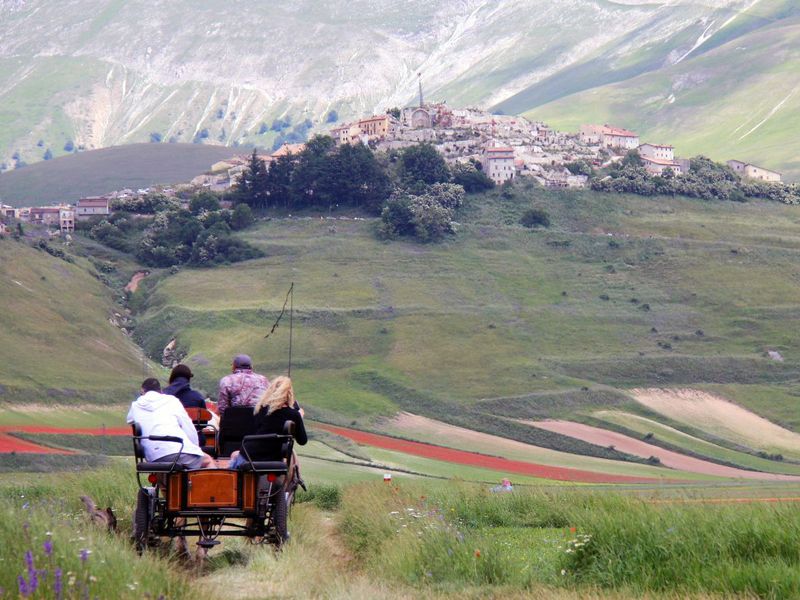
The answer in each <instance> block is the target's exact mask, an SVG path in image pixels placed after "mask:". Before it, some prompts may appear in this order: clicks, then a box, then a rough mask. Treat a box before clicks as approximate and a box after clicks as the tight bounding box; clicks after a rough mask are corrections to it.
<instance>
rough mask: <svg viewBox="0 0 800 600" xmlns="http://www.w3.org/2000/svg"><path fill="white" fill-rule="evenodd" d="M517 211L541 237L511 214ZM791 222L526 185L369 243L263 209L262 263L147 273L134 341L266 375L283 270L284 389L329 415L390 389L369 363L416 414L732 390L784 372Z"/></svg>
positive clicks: (766, 209) (211, 377)
mask: <svg viewBox="0 0 800 600" xmlns="http://www.w3.org/2000/svg"><path fill="white" fill-rule="evenodd" d="M531 204H533V205H536V206H540V207H542V208H545V209H546V210H547V211H548V212H549V213H550V215H551V219H552V220H553V223H554V225H553V227H551V229H550V230H547V231H538V232H531V231H528V230H525V229H524V228H521V227H519V226H517V225H515V223H516V220H517V219H518V217H519V215H520V214H521V212H522V211H523V210H524V209H525V208H526V207H528V206H530V205H531ZM798 219H800V214H798V213H797V211H796V209H794V208H793V207H785V206H779V205H775V204H764V203H750V204H723V203H704V202H691V201H687V200H681V199H670V198H656V199H644V198H638V197H620V196H602V195H595V194H591V193H581V192H573V193H563V194H557V193H548V192H543V191H539V190H536V189H534V188H531V189H527V190H525V189H522V190H515V191H514V192H513V194H512V195H511V197H510V198H505V197H503V196H502V195H501V194H500V193H499V192H493V193H492V194H489V195H486V196H479V197H474V198H471V199H470V204H469V206H468V207H467V208H466V209H465V210H464V212H463V214H462V216H461V221H462V226H461V233H460V234H459V236H458V237H457V238H456V239H454V240H452V241H450V242H448V243H446V244H443V245H439V246H425V245H417V244H409V243H405V242H394V243H384V242H380V241H378V240H376V239H375V238H374V237H373V235H372V230H373V227H374V225H373V223H372V222H370V221H357V220H336V221H329V220H321V219H319V218H307V219H302V218H299V219H286V220H284V219H281V220H272V221H270V222H267V223H263V224H261V225H260V226H259V227H258V228H257V229H254V230H251V231H249V232H248V233H247V234H246V238H247V239H248V240H249V241H251V242H253V243H255V244H257V245H259V246H260V247H261V248H262V249H263V250H264V251H265V252H266V253H267V255H268V256H267V258H265V259H261V260H257V261H250V262H248V263H244V264H241V265H234V266H230V267H222V268H219V269H215V270H202V271H198V270H184V271H182V272H180V273H178V274H177V275H173V276H170V277H166V278H164V279H162V280H160V282H159V283H158V284H157V285H156V286H155V289H154V290H153V293H152V294H151V295H150V297H149V307H148V308H147V310H146V312H144V314H142V315H141V316H140V318H139V328H138V329H137V332H136V336H137V339H138V340H139V341H141V342H142V344H143V345H144V347H145V349H146V350H147V351H148V352H149V353H150V354H151V355H155V354H156V353H157V352H160V349H161V348H163V346H164V345H165V344H166V343H167V341H169V339H171V337H173V336H177V339H178V344H179V346H180V348H181V349H182V350H183V351H185V352H186V353H187V355H188V361H189V363H190V364H193V365H195V366H196V367H197V372H198V376H197V381H198V384H199V385H200V386H201V387H205V388H206V389H208V390H212V389H213V386H214V382H215V381H216V379H217V378H218V377H220V376H221V375H223V374H224V373H225V371H226V370H227V364H228V363H229V361H230V357H231V356H232V355H234V354H235V353H237V352H239V351H247V352H248V353H250V354H251V355H253V357H254V360H255V361H256V364H257V366H258V368H260V369H261V370H262V371H264V372H266V373H267V374H277V373H279V372H282V371H285V369H286V365H287V346H288V327H287V326H286V325H287V323H286V322H285V321H284V322H283V323H282V326H281V327H280V328H279V329H278V330H277V332H276V334H274V335H273V336H272V337H270V338H269V339H268V340H264V335H265V334H266V332H267V331H268V329H269V327H270V326H271V324H272V322H273V321H274V319H275V318H276V316H277V314H278V311H279V309H280V307H281V306H282V305H283V301H284V298H285V294H286V290H287V289H288V286H289V283H290V282H294V283H295V297H294V307H295V315H294V317H295V318H294V325H295V329H294V345H293V369H292V371H293V375H294V378H295V380H296V384H297V387H298V392H299V394H300V396H301V397H302V398H303V399H304V402H305V403H306V404H308V405H309V406H310V407H312V409H314V410H319V411H321V412H322V413H326V412H327V413H335V414H336V415H338V416H339V417H340V418H343V419H347V418H348V417H349V416H352V417H354V418H362V419H363V418H369V417H370V416H371V415H380V414H389V413H391V412H392V411H393V410H394V409H395V408H396V407H397V406H398V403H399V402H403V401H404V400H403V399H402V398H400V399H398V398H392V397H391V394H390V395H388V396H387V395H386V394H385V393H383V392H382V391H381V387H380V386H375V385H371V384H368V382H370V381H371V379H370V377H371V375H369V374H371V373H375V372H377V373H379V374H380V377H381V378H385V379H388V381H390V382H394V383H396V384H398V385H401V386H403V387H404V389H406V390H408V393H409V394H411V396H413V397H414V401H413V404H415V405H418V406H417V410H416V411H414V410H412V408H413V407H404V408H406V410H412V412H420V413H423V414H425V412H426V411H429V412H430V410H432V409H433V407H435V406H436V405H437V404H440V403H454V405H461V406H478V404H477V403H478V402H479V401H486V400H491V399H498V400H497V402H499V403H502V402H503V400H502V399H503V398H509V397H515V398H516V397H519V398H521V400H520V401H519V404H521V405H524V404H525V402H526V400H525V398H529V401H530V403H531V406H532V407H534V408H535V406H537V405H538V404H537V403H538V402H539V400H540V399H541V398H542V397H541V396H537V395H536V394H550V393H553V392H565V391H576V390H579V389H580V388H581V387H582V386H593V385H598V384H605V385H609V386H617V387H627V386H641V385H656V386H668V385H676V384H680V385H703V384H726V385H733V384H737V385H740V386H741V388H740V389H741V392H742V393H741V394H740V396H741V395H745V394H746V391H747V390H748V389H751V387H750V386H753V385H756V384H758V385H761V386H765V387H767V388H769V387H770V386H772V385H776V384H779V385H784V384H786V385H789V383H791V382H792V381H795V380H796V379H797V378H798V376H800V370H798V368H797V367H796V366H795V365H796V364H797V360H798V359H800V347H799V346H798V345H797V341H796V340H795V339H794V336H792V335H791V331H793V329H794V325H796V324H797V321H798V320H799V319H800V310H798V306H797V304H796V303H795V300H794V299H795V298H797V297H798V291H800V290H798V287H800V281H798V280H797V279H796V278H795V277H793V276H792V275H791V273H793V272H794V271H793V269H794V266H793V265H794V264H795V263H796V260H797V255H798V249H800V235H798V231H799V230H798V228H797V224H798ZM609 234H611V236H610V235H609ZM743 280H746V281H747V282H748V284H747V285H746V286H744V285H741V282H742V281H743ZM231 282H236V283H235V292H233V291H232V290H231V288H230V286H231ZM768 349H775V350H778V351H780V352H781V353H782V354H783V356H784V358H785V362H784V363H776V362H773V361H770V360H768V359H767V358H765V351H766V350H768ZM365 374H366V375H365ZM384 387H385V386H384ZM752 389H756V388H752ZM407 397H409V396H407ZM744 402H746V401H744ZM762 404H763V403H762ZM534 408H532V410H534ZM569 410H572V408H570V409H569ZM756 410H757V412H758V409H756Z"/></svg>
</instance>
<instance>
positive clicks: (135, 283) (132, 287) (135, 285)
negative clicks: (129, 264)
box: [125, 271, 150, 294]
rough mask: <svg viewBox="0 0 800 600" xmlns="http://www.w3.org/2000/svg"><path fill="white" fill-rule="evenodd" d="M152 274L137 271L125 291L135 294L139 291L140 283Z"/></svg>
mask: <svg viewBox="0 0 800 600" xmlns="http://www.w3.org/2000/svg"><path fill="white" fill-rule="evenodd" d="M149 274H150V271H136V273H134V274H133V277H131V280H130V281H129V282H128V284H127V285H126V286H125V291H126V292H130V293H131V294H133V293H134V292H135V291H136V290H138V289H139V283H140V282H141V281H142V279H144V278H145V277H147V276H148V275H149Z"/></svg>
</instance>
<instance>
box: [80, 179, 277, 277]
mask: <svg viewBox="0 0 800 600" xmlns="http://www.w3.org/2000/svg"><path fill="white" fill-rule="evenodd" d="M141 215H153V217H152V218H150V219H148V218H142V216H141ZM253 221H254V218H253V213H252V210H251V209H250V207H249V206H247V205H246V204H239V205H237V206H236V207H235V208H234V209H233V210H228V209H222V208H220V204H219V200H218V199H217V197H216V196H215V195H214V194H210V193H208V192H202V193H200V194H197V195H196V196H194V197H193V198H192V199H191V201H190V203H189V208H188V210H187V209H182V208H181V207H180V203H179V201H177V200H176V199H174V198H169V197H166V196H163V195H161V194H149V195H147V196H144V197H142V198H139V199H132V200H124V201H120V202H119V203H118V204H117V205H116V210H115V212H114V213H113V214H112V215H110V216H108V217H107V218H105V219H102V220H101V221H99V222H95V223H90V225H89V229H88V231H87V233H88V235H89V236H90V237H92V238H94V239H96V240H97V241H99V242H102V243H104V244H106V245H107V246H110V247H112V248H115V249H117V250H120V251H122V252H127V253H131V254H134V255H135V256H136V258H137V259H138V260H139V261H141V262H142V263H143V264H145V265H147V266H151V267H171V266H173V265H192V266H214V265H218V264H222V263H231V262H239V261H242V260H248V259H251V258H257V257H260V256H263V253H262V252H261V251H260V250H258V248H255V247H254V246H252V245H250V244H248V243H247V242H244V241H242V240H239V239H237V238H235V237H233V236H232V235H231V234H232V232H234V231H238V230H241V229H245V228H247V227H249V226H250V225H251V224H252V223H253Z"/></svg>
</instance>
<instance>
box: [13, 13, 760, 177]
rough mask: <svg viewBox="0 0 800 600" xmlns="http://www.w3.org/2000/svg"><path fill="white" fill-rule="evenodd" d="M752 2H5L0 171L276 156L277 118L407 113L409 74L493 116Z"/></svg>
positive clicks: (437, 94) (695, 33)
mask: <svg viewBox="0 0 800 600" xmlns="http://www.w3.org/2000/svg"><path fill="white" fill-rule="evenodd" d="M755 4H756V5H758V4H759V2H758V1H756V2H755ZM753 5H754V0H716V1H714V2H704V3H699V4H698V3H697V2H694V1H690V0H680V1H678V2H674V1H670V2H667V1H666V0H664V1H656V2H652V1H644V0H630V1H627V2H609V1H607V0H563V1H562V2H559V3H558V4H557V5H556V4H554V3H552V2H547V1H545V0H504V1H503V2H499V3H491V2H487V1H486V0H451V1H445V2H439V3H437V4H436V5H430V4H429V3H424V2H422V1H421V0H414V1H413V2H411V3H404V4H403V5H402V6H400V5H397V4H396V3H392V2H388V0H381V1H380V2H366V1H365V0H360V1H359V2H356V3H355V4H352V3H348V4H344V3H343V2H341V1H340V0H328V1H327V2H325V3H315V2H311V1H310V0H305V1H303V2H298V3H295V4H293V5H291V6H289V7H285V6H269V5H247V4H229V3H222V2H221V1H219V0H204V1H203V2H194V3H192V4H191V6H190V5H189V4H187V2H186V1H185V0H181V1H178V2H165V1H160V2H155V3H144V2H141V1H133V2H120V1H118V0H104V1H103V2H101V3H100V4H99V5H98V3H97V2H92V3H90V2H88V0H74V1H73V2H72V3H71V4H70V6H69V7H68V8H67V9H65V8H63V7H57V6H53V5H52V4H50V3H46V2H44V0H14V1H10V0H6V1H4V2H2V3H0V13H2V14H3V15H4V16H5V17H6V18H4V19H3V20H2V22H0V86H2V87H1V88H0V89H3V90H4V91H3V92H2V94H1V95H0V99H2V100H3V104H4V107H3V108H0V120H2V121H3V122H4V123H7V124H8V127H7V129H6V130H5V131H3V132H0V156H2V158H3V161H4V162H5V166H6V168H7V169H8V168H13V167H14V166H15V165H17V164H19V162H20V161H21V162H23V163H24V162H34V161H36V160H40V159H41V158H42V157H43V156H44V154H45V153H46V152H47V151H48V150H49V151H50V155H55V156H58V155H61V154H64V153H66V152H69V151H70V150H67V149H65V148H70V145H69V144H70V143H72V144H73V146H75V147H84V148H86V149H90V148H99V147H106V146H110V145H117V144H121V143H131V142H141V141H148V140H149V139H151V138H153V139H159V140H162V141H182V142H192V141H195V142H202V143H221V144H227V145H233V144H235V143H237V142H238V143H242V142H246V143H252V144H258V145H270V144H271V143H272V142H273V141H274V140H275V139H276V138H278V137H279V136H280V135H281V134H282V133H286V132H277V131H271V130H270V128H269V125H270V122H271V121H273V120H274V119H275V118H278V117H286V116H289V117H292V120H293V121H294V123H299V122H302V121H304V120H305V119H308V120H310V121H312V122H313V124H314V126H315V127H316V128H317V129H322V128H324V123H325V121H326V115H328V114H329V113H330V111H336V112H338V113H339V114H340V116H341V117H343V118H349V117H352V116H361V115H363V114H368V113H370V112H376V111H379V112H380V111H383V110H385V109H386V108H388V107H390V106H394V105H402V104H407V103H409V102H413V101H414V98H415V97H416V95H417V74H418V73H422V78H423V86H424V93H425V96H426V97H427V98H432V99H437V100H447V101H448V102H449V103H450V104H451V105H453V106H459V105H473V104H479V105H484V106H490V105H497V104H499V103H501V102H503V101H505V100H507V99H508V98H511V97H513V96H514V95H515V94H518V93H520V92H521V91H524V90H526V89H528V88H530V87H531V86H532V85H534V86H535V85H538V83H539V82H541V81H545V80H546V79H547V78H548V77H556V76H558V75H559V73H565V72H568V71H569V69H570V68H572V67H574V66H575V65H580V64H583V63H586V62H589V61H591V60H605V61H606V62H607V61H608V58H609V57H613V58H614V59H615V60H616V61H617V63H619V64H620V65H622V67H623V68H621V69H617V70H619V71H620V72H621V73H622V74H623V75H624V74H625V73H628V72H630V73H635V72H639V71H641V69H642V68H644V67H646V66H647V65H651V66H652V65H656V64H658V63H659V61H661V62H663V61H665V60H670V58H669V57H670V56H674V57H677V58H680V56H681V55H682V54H683V53H686V52H687V51H690V50H691V48H692V47H693V46H694V45H695V44H696V42H697V40H698V39H699V38H700V37H702V36H703V35H704V33H705V34H707V33H709V32H711V31H715V32H716V31H718V27H719V26H720V25H724V23H725V22H727V20H728V19H730V18H731V15H738V14H741V13H742V11H745V10H749V9H751V8H752V7H753ZM187 16H188V18H187ZM723 17H726V19H723ZM512 24H513V25H512ZM638 48H645V49H646V51H645V52H644V54H642V53H641V52H639V51H638V50H637V49H638ZM648 48H649V50H648ZM648 53H649V54H648ZM620 61H622V62H624V61H628V62H629V63H630V64H629V65H627V66H626V65H624V64H622V62H620ZM613 66H614V65H612V67H613ZM626 69H627V70H626ZM613 72H615V69H614V68H610V69H606V75H603V77H605V78H606V79H607V78H608V77H609V76H610V75H609V74H611V73H613ZM587 81H589V80H587ZM589 82H591V81H589ZM605 82H606V81H604V80H601V81H597V82H595V83H597V84H600V83H605ZM571 91H574V90H571V88H569V86H567V88H565V89H554V90H553V92H552V94H554V95H555V96H554V97H559V98H560V97H562V96H563V95H565V93H567V92H571ZM524 108H525V109H528V108H531V107H530V106H525V107H524ZM302 133H303V132H302V131H299V132H298V134H300V135H302Z"/></svg>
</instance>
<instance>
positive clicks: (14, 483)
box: [0, 447, 800, 599]
mask: <svg viewBox="0 0 800 600" xmlns="http://www.w3.org/2000/svg"><path fill="white" fill-rule="evenodd" d="M308 449H309V450H312V447H309V448H308ZM313 450H314V451H315V452H319V451H321V449H320V448H313ZM324 462H325V461H318V463H315V462H314V460H313V459H310V458H308V457H305V458H304V459H303V464H304V474H305V476H306V481H307V482H309V484H310V488H309V493H301V494H300V495H299V496H298V504H296V505H295V507H294V509H293V511H292V514H291V518H290V525H289V526H290V530H291V532H292V540H291V542H290V543H289V544H288V546H287V547H286V548H285V550H284V551H283V552H281V553H278V554H276V553H273V552H270V551H269V550H267V549H266V548H263V547H258V546H252V545H248V544H246V543H244V542H243V541H242V540H237V539H226V540H225V541H224V542H223V544H222V545H221V546H218V547H216V548H214V549H213V550H212V552H211V554H210V558H209V560H208V561H207V563H206V564H205V566H204V568H202V569H199V570H198V569H196V568H194V567H192V566H191V565H188V564H186V563H185V562H181V561H179V560H178V559H177V556H176V555H175V554H173V553H171V552H170V551H169V550H166V551H165V552H155V551H151V552H147V553H146V554H145V555H144V556H142V557H138V556H137V555H136V553H135V551H134V549H133V547H132V545H131V544H130V542H129V540H128V536H129V533H130V528H131V521H130V515H131V513H132V510H133V502H134V498H135V490H136V484H135V480H134V477H133V472H132V461H131V459H119V458H118V459H112V460H111V461H110V462H109V463H108V465H107V466H105V467H103V468H100V469H95V470H88V471H81V472H77V473H39V474H30V475H24V474H20V473H14V474H0V498H2V499H3V509H2V510H3V515H2V516H3V519H2V520H0V523H2V526H0V543H2V546H3V549H4V550H3V553H2V555H0V559H2V562H3V564H4V567H3V568H2V569H0V586H1V587H3V588H4V589H5V590H17V589H18V580H17V578H18V576H20V575H21V576H22V577H23V578H24V579H25V584H26V585H29V584H30V579H31V577H30V573H31V572H30V571H29V570H28V566H27V564H28V563H27V561H28V560H30V561H31V562H32V563H33V569H34V570H39V572H38V573H37V576H36V579H37V593H38V594H40V595H42V596H44V597H49V596H55V595H57V594H56V593H55V589H56V587H57V585H60V586H61V587H62V589H63V590H64V593H65V597H80V596H81V595H82V594H84V593H85V592H86V591H88V592H89V594H90V595H91V596H98V597H119V598H141V597H146V596H147V595H148V594H149V595H150V597H158V596H159V595H162V594H163V595H165V596H166V597H169V598H196V597H203V598H205V597H217V596H218V595H219V594H221V593H223V591H224V593H225V595H226V597H228V598H251V597H254V595H257V596H258V597H262V596H263V597H276V596H277V597H283V596H287V595H291V596H302V597H326V598H345V597H347V598H392V597H406V598H416V597H425V598H463V597H474V598H478V597H486V596H503V597H524V596H531V595H533V596H535V597H540V598H598V599H599V598H698V599H699V598H718V597H723V596H724V597H741V598H755V597H758V598H790V597H793V595H796V594H797V593H798V590H800V587H798V586H800V582H799V581H798V579H797V574H796V573H797V567H798V563H800V555H798V553H797V550H796V548H795V544H794V543H793V540H794V539H796V535H797V529H798V528H800V523H798V519H797V511H796V510H794V508H795V507H794V506H793V505H791V504H788V503H787V504H773V503H752V504H742V503H732V504H708V503H705V502H703V503H695V502H694V501H695V500H699V499H702V495H692V496H687V495H686V492H685V490H684V491H675V490H673V491H670V490H669V489H666V490H663V489H658V490H656V489H652V488H650V489H647V488H641V487H638V488H637V490H636V493H635V494H631V493H623V492H621V491H618V492H613V491H610V490H608V489H602V488H601V489H591V488H588V487H585V488H575V487H572V486H534V487H531V488H520V487H519V486H518V487H517V489H516V490H515V492H513V493H510V494H492V493H489V492H488V491H487V486H485V485H480V486H475V485H471V484H468V483H464V482H454V481H449V482H439V481H435V480H425V479H419V478H406V477H405V476H402V475H398V476H397V477H396V478H395V481H394V482H393V483H392V484H391V485H386V484H384V483H383V482H381V481H379V478H380V474H379V472H371V473H370V472H366V471H364V470H362V469H361V468H358V467H353V466H352V465H350V466H348V465H344V464H341V463H334V464H333V467H332V468H329V467H328V465H331V464H332V463H325V464H324V465H323V464H321V463H324ZM370 478H371V479H372V480H373V481H372V482H369V481H363V480H364V479H370ZM795 487H796V486H795ZM759 491H762V492H767V493H770V494H775V495H778V496H787V495H790V494H796V490H795V489H794V488H793V487H790V486H776V485H772V486H770V489H768V490H767V489H764V488H763V486H762V487H759V488H758V489H756V488H755V487H750V488H747V489H745V488H741V489H739V488H732V489H730V490H726V489H725V488H719V489H717V490H714V489H713V488H709V487H705V488H703V492H704V493H709V492H710V493H712V494H714V497H716V498H722V499H724V498H725V497H726V496H728V495H730V494H735V496H734V497H747V496H748V495H750V494H752V493H753V492H755V493H756V495H757V494H758V492H759ZM81 494H88V495H89V496H91V497H92V498H94V499H95V500H96V501H97V503H98V504H99V505H100V506H103V507H105V506H111V507H112V508H113V510H114V511H115V513H116V514H117V516H118V519H119V532H118V534H117V535H109V534H107V533H105V532H104V531H102V530H100V529H99V528H97V527H96V526H95V525H92V524H91V523H90V521H89V519H88V517H87V515H86V513H85V511H84V510H83V508H82V505H81V503H80V501H79V500H78V496H79V495H81ZM665 500H667V501H666V502H665ZM28 552H29V553H30V555H29V558H26V553H28ZM57 571H60V575H59V577H60V580H61V583H60V584H56V581H55V580H56V573H57ZM12 594H13V592H12Z"/></svg>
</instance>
